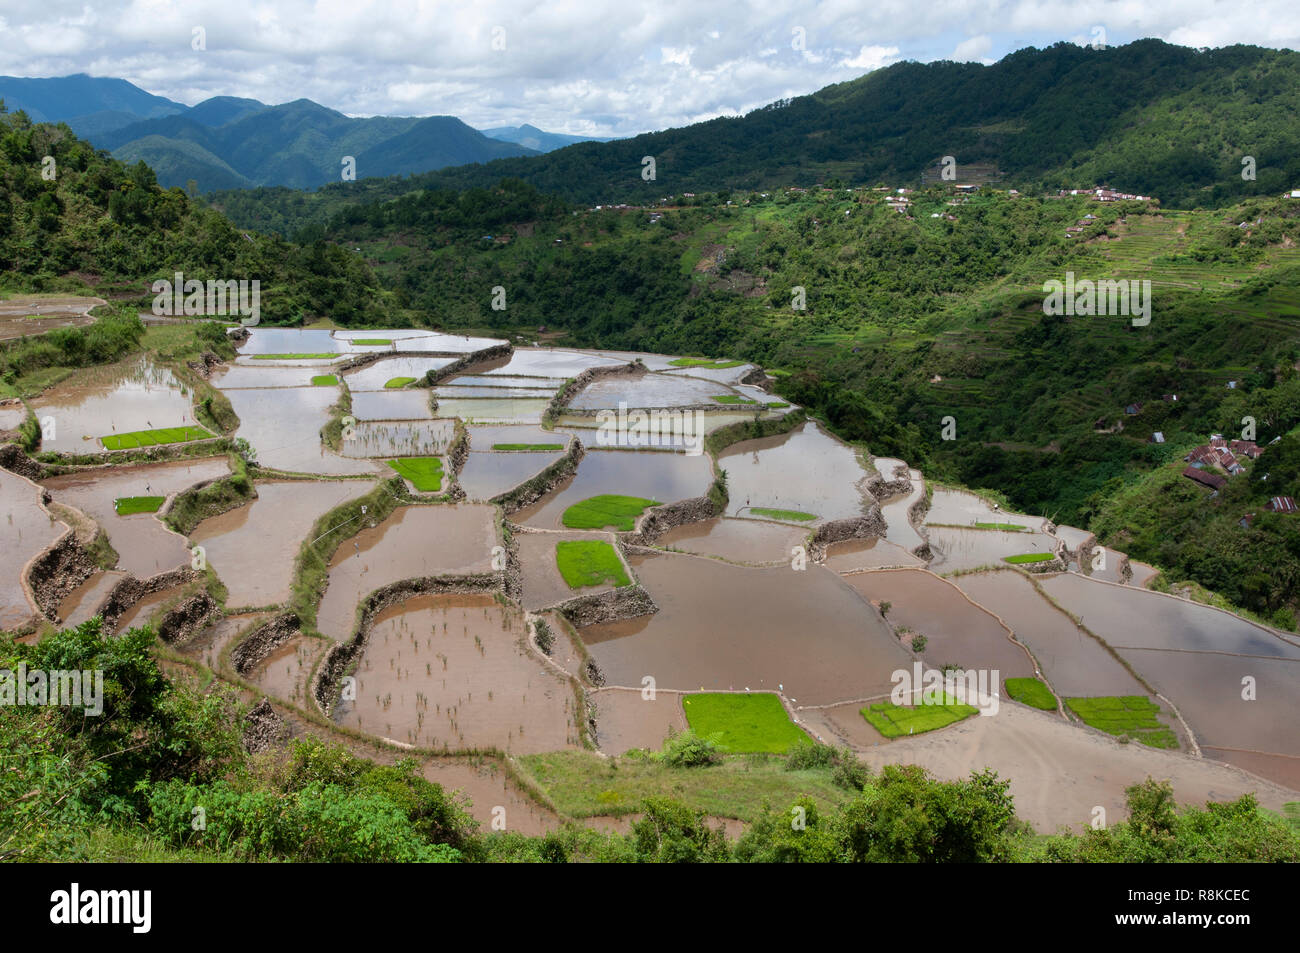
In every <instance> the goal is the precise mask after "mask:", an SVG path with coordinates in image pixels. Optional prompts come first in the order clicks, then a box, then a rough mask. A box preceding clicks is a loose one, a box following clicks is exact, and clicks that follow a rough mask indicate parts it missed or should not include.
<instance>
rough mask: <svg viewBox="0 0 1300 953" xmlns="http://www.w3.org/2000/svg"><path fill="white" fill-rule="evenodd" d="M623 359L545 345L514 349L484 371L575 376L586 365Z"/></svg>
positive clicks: (550, 376) (525, 374)
mask: <svg viewBox="0 0 1300 953" xmlns="http://www.w3.org/2000/svg"><path fill="white" fill-rule="evenodd" d="M626 363H627V361H618V360H611V359H610V358H604V357H599V356H597V355H594V354H582V353H579V352H577V351H553V350H551V349H549V348H529V347H521V348H515V350H514V353H512V354H511V355H510V360H509V361H507V362H505V363H503V364H502V365H501V366H500V367H496V368H493V369H492V370H489V371H485V372H484V373H486V374H490V375H493V376H501V377H514V376H523V377H548V378H555V377H558V378H560V379H561V380H564V379H567V378H570V377H577V376H578V375H579V374H581V373H582V372H583V371H585V370H586V369H587V368H589V367H612V366H614V365H616V364H626Z"/></svg>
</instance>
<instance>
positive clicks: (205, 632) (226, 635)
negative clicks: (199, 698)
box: [178, 612, 271, 671]
mask: <svg viewBox="0 0 1300 953" xmlns="http://www.w3.org/2000/svg"><path fill="white" fill-rule="evenodd" d="M270 618H271V613H269V612H244V613H239V614H237V615H228V616H222V617H221V618H219V619H217V620H216V621H215V622H212V623H210V624H208V625H206V626H204V627H203V629H202V630H201V631H199V632H198V633H197V634H196V635H195V636H194V637H193V638H192V639H189V640H188V641H186V642H185V643H183V644H182V645H180V646H178V649H179V651H180V652H182V653H183V654H185V655H188V656H190V657H191V658H196V659H198V660H199V661H200V662H202V663H203V664H204V665H206V666H207V667H208V668H210V669H212V670H213V671H217V670H218V669H219V668H220V666H221V653H222V651H223V650H224V649H225V647H226V646H227V645H229V644H230V643H231V641H232V640H234V639H235V637H236V636H239V635H241V634H247V632H249V631H252V630H253V629H254V628H256V627H257V626H259V625H261V624H262V623H263V622H265V621H267V620H268V619H270Z"/></svg>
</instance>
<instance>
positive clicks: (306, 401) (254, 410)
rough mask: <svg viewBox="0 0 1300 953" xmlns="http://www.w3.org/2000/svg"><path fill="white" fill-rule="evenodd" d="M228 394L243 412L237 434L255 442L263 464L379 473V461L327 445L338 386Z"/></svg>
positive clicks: (328, 471) (326, 471)
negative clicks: (325, 430)
mask: <svg viewBox="0 0 1300 953" xmlns="http://www.w3.org/2000/svg"><path fill="white" fill-rule="evenodd" d="M226 396H227V397H229V398H230V403H231V404H232V405H233V407H234V408H235V413H236V414H238V415H239V429H238V430H237V431H235V436H237V437H243V438H244V439H245V440H247V441H248V442H249V443H250V444H252V445H253V449H255V450H256V451H257V462H258V463H260V464H261V465H262V466H264V467H274V468H276V469H278V470H288V471H290V472H293V473H321V474H327V475H335V476H343V475H346V474H356V473H374V472H375V467H374V465H373V464H371V463H368V462H366V461H363V460H348V459H345V458H343V457H341V456H339V455H338V454H335V453H331V452H330V451H329V450H327V449H326V448H325V445H324V444H322V443H321V439H320V431H321V428H322V427H324V426H325V424H326V423H328V422H329V419H330V412H329V411H330V407H331V406H333V405H334V403H335V402H337V401H338V399H339V394H338V388H337V387H281V388H271V389H263V390H232V391H228V392H227V393H226Z"/></svg>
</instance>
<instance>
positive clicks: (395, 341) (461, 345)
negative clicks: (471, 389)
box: [333, 328, 505, 354]
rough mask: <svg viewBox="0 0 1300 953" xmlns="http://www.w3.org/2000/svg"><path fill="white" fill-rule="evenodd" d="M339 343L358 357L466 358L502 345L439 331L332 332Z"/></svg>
mask: <svg viewBox="0 0 1300 953" xmlns="http://www.w3.org/2000/svg"><path fill="white" fill-rule="evenodd" d="M333 334H334V337H335V338H336V339H337V340H338V341H339V343H340V344H341V345H342V346H344V347H346V348H349V349H350V350H355V351H357V352H359V353H368V352H371V351H387V350H393V351H445V352H446V353H448V354H467V353H471V352H473V351H481V350H483V349H484V348H489V347H494V346H495V345H498V344H504V343H505V342H504V341H502V340H499V339H497V338H480V337H471V336H470V335H467V334H445V333H443V332H441V331H427V330H412V329H409V328H405V329H392V330H377V331H342V330H340V331H334V332H333ZM374 340H382V341H390V342H392V343H391V345H389V344H378V345H365V344H359V343H357V342H358V341H374Z"/></svg>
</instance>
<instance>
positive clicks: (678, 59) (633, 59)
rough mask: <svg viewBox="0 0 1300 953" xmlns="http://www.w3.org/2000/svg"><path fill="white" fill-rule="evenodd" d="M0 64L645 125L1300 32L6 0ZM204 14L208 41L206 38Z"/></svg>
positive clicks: (494, 6)
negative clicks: (917, 67) (1039, 62)
mask: <svg viewBox="0 0 1300 953" xmlns="http://www.w3.org/2000/svg"><path fill="white" fill-rule="evenodd" d="M4 6H5V10H4V16H3V20H0V39H3V42H2V43H0V73H4V74H9V75H17V76H61V75H66V74H68V73H77V72H85V73H90V74H92V75H96V76H117V77H121V78H123V79H127V80H129V81H131V82H133V83H135V84H136V85H138V86H140V87H142V88H144V89H147V90H148V91H150V92H153V93H157V94H159V95H162V96H167V97H169V98H172V99H175V100H178V101H181V102H185V103H190V104H193V103H196V102H198V101H200V100H202V99H206V98H208V97H210V96H217V95H231V96H247V97H252V98H255V99H260V100H262V101H263V102H268V103H280V102H287V101H289V100H293V99H299V98H303V97H305V98H309V99H314V100H315V101H317V102H319V103H321V104H323V105H325V106H328V107H330V108H333V109H337V110H339V111H341V112H344V113H346V114H348V115H436V114H449V115H455V116H460V117H461V118H463V119H465V120H466V121H467V122H469V123H471V124H472V125H476V126H480V127H482V126H492V125H505V124H512V125H513V124H518V123H522V122H531V123H533V124H535V125H538V126H541V127H542V128H545V129H553V130H556V131H560V132H573V133H583V134H588V135H631V134H635V133H637V132H643V131H646V130H651V129H662V128H666V127H669V126H679V125H684V124H686V123H691V122H696V121H699V120H702V119H708V118H712V117H714V116H724V115H738V114H743V113H744V112H747V111H748V110H750V109H753V108H756V107H758V106H761V105H764V104H765V103H768V102H771V101H772V100H775V99H779V98H783V97H786V96H791V95H798V94H800V93H808V92H812V91H814V90H817V89H820V88H821V87H823V86H826V85H828V84H831V83H838V82H843V81H845V80H849V79H853V78H855V77H857V76H860V75H862V74H863V73H865V72H867V71H869V70H873V69H878V68H880V67H882V66H887V65H888V64H890V63H893V62H897V61H899V60H904V59H916V60H922V61H926V60H932V59H943V58H951V59H960V60H969V61H978V62H986V63H987V62H991V61H993V60H995V59H997V58H998V57H1000V56H1003V55H1005V54H1006V53H1008V52H1011V51H1012V50H1015V49H1019V48H1021V47H1024V46H1031V45H1032V46H1040V47H1041V46H1047V45H1050V44H1051V43H1055V42H1058V41H1060V40H1062V39H1074V41H1075V42H1090V41H1091V40H1092V38H1093V37H1094V36H1095V35H1096V34H1095V31H1096V30H1097V29H1098V28H1100V29H1103V30H1104V31H1105V36H1106V41H1107V43H1109V44H1110V45H1116V44H1119V43H1125V42H1128V41H1130V40H1133V39H1136V38H1138V37H1143V36H1156V37H1161V38H1163V39H1167V40H1169V41H1170V42H1176V43H1182V44H1185V45H1191V46H1222V45H1226V44H1230V43H1257V44H1260V45H1264V46H1274V47H1279V46H1286V47H1295V46H1296V44H1297V42H1300V20H1298V19H1297V18H1296V17H1295V16H1294V15H1293V14H1292V11H1291V4H1290V2H1289V0H1288V2H1283V0H1260V2H1258V3H1256V4H1255V5H1254V8H1253V10H1252V15H1251V16H1249V17H1243V16H1239V15H1237V14H1236V13H1235V12H1228V11H1225V9H1224V5H1223V4H1222V3H1221V2H1219V0H1144V2H1142V3H1137V2H1135V0H1086V2H1084V3H1076V2H1067V0H991V2H988V3H984V4H973V3H970V2H969V0H930V2H928V3H925V4H918V3H916V2H914V0H878V2H875V3H872V4H870V5H867V4H863V3H862V2H861V0H733V2H731V3H728V4H726V5H724V6H720V7H714V8H709V7H706V6H702V5H700V4H699V3H698V0H654V2H641V3H629V2H627V0H582V2H581V3H574V2H569V0H476V2H475V3H473V4H466V3H463V2H455V0H259V2H257V3H256V4H252V5H244V4H238V3H230V2H229V0H178V2H172V0H96V3H94V4H90V3H87V2H86V0H5V3H4ZM196 28H202V29H203V31H204V33H205V36H206V49H202V50H195V49H193V48H192V45H191V41H192V38H193V35H194V30H195V29H196Z"/></svg>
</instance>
